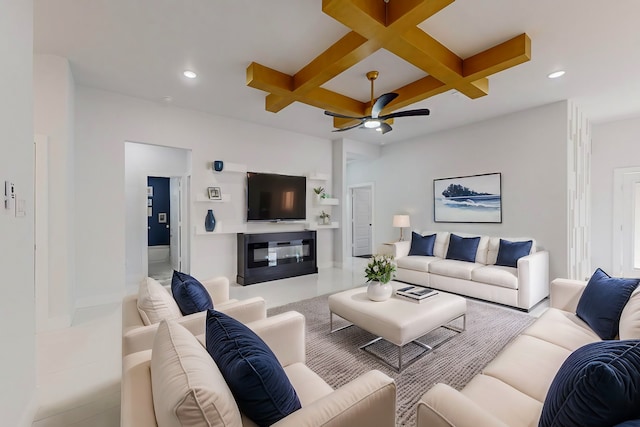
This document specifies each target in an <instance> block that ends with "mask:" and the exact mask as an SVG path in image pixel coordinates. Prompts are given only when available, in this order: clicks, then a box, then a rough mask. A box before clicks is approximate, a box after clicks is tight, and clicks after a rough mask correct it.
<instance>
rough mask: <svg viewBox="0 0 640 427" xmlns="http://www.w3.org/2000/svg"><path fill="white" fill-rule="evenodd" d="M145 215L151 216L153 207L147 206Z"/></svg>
mask: <svg viewBox="0 0 640 427" xmlns="http://www.w3.org/2000/svg"><path fill="white" fill-rule="evenodd" d="M147 216H153V208H151V207H149V208H147Z"/></svg>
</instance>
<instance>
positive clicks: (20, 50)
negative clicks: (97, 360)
mask: <svg viewBox="0 0 640 427" xmlns="http://www.w3.org/2000/svg"><path fill="white" fill-rule="evenodd" d="M0 57H1V58H2V67H0V93H2V97H1V98H0V133H1V135H2V136H1V139H0V148H1V155H0V185H1V188H2V191H1V192H2V194H3V195H4V181H5V180H10V181H12V182H13V183H14V184H15V188H16V192H17V194H18V198H20V199H23V200H24V201H25V207H26V216H24V217H20V218H16V217H15V215H13V214H12V212H10V211H7V210H5V209H4V203H3V199H4V197H0V199H2V200H0V236H1V237H0V248H1V249H0V253H1V254H2V256H1V257H0V271H2V298H0V313H1V315H2V318H1V319H0V320H1V321H0V342H2V343H3V345H2V351H0V414H2V421H1V422H0V423H1V424H2V425H6V426H19V427H21V426H30V425H31V423H32V422H33V415H34V413H35V405H36V399H35V370H36V362H35V351H36V350H35V296H34V270H33V244H34V235H33V232H34V226H33V220H34V215H33V212H34V211H33V183H34V178H33V175H34V172H33V162H34V148H33V91H32V85H33V1H32V0H6V1H3V2H2V13H0Z"/></svg>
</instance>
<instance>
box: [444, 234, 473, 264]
mask: <svg viewBox="0 0 640 427" xmlns="http://www.w3.org/2000/svg"><path fill="white" fill-rule="evenodd" d="M479 244H480V237H460V236H456V235H455V234H451V236H449V249H448V250H447V259H457V260H459V261H469V262H476V252H478V245H479Z"/></svg>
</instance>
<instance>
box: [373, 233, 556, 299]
mask: <svg viewBox="0 0 640 427" xmlns="http://www.w3.org/2000/svg"><path fill="white" fill-rule="evenodd" d="M418 234H420V235H423V236H427V235H432V234H436V239H435V244H434V247H433V256H421V255H409V250H410V248H411V241H401V242H395V243H390V244H385V245H383V246H382V247H381V248H380V250H379V252H384V253H390V254H392V255H394V256H395V258H396V262H397V263H398V270H397V276H396V280H399V281H402V282H407V283H411V284H415V285H421V286H427V287H431V288H434V289H439V290H442V291H446V292H452V293H456V294H460V295H466V296H470V297H473V298H479V299H483V300H486V301H491V302H496V303H499V304H504V305H508V306H512V307H516V308H519V309H522V310H529V309H531V307H533V306H534V305H536V304H537V303H538V302H540V301H542V300H543V299H544V298H546V297H547V296H548V295H549V253H548V252H547V251H541V250H537V248H536V242H535V239H530V238H509V237H502V239H504V240H508V241H511V242H522V241H528V240H531V241H532V242H533V243H532V245H531V251H530V253H529V255H527V256H524V257H522V258H520V259H519V260H518V261H517V267H504V266H500V265H495V263H496V259H497V258H498V250H499V247H500V239H501V238H500V237H490V236H481V235H471V234H466V233H453V234H455V235H457V236H460V237H463V238H468V237H480V241H479V244H478V249H477V252H476V257H475V262H467V261H459V260H455V259H446V258H447V251H448V248H449V240H450V236H451V234H452V233H449V232H442V231H439V232H422V233H418Z"/></svg>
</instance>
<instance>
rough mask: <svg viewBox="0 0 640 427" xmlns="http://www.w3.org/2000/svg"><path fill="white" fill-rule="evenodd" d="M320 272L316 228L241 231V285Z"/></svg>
mask: <svg viewBox="0 0 640 427" xmlns="http://www.w3.org/2000/svg"><path fill="white" fill-rule="evenodd" d="M317 272H318V267H317V264H316V232H315V231H312V230H308V231H291V232H285V233H257V234H248V233H238V275H237V277H236V281H237V282H238V283H239V284H241V285H251V284H253V283H259V282H266V281H269V280H276V279H283V278H286V277H294V276H301V275H304V274H313V273H317Z"/></svg>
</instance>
